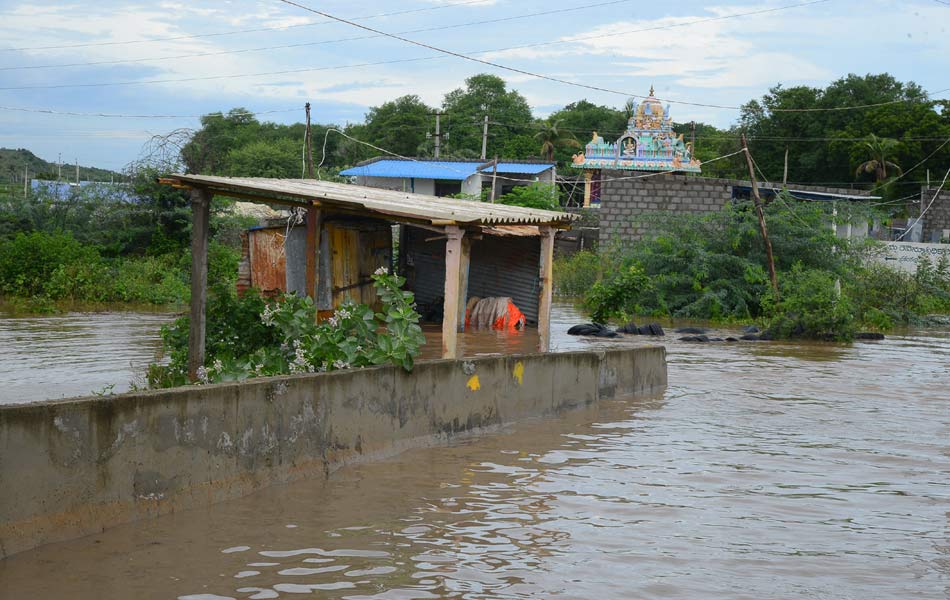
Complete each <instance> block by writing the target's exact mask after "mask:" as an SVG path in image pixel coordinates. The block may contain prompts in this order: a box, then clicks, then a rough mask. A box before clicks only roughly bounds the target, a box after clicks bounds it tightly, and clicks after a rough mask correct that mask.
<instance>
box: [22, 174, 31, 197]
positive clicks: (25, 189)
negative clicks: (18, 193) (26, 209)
mask: <svg viewBox="0 0 950 600" xmlns="http://www.w3.org/2000/svg"><path fill="white" fill-rule="evenodd" d="M29 185H30V167H23V197H24V198H26V196H27V193H28V191H29V187H28V186H29Z"/></svg>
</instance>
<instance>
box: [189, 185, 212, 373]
mask: <svg viewBox="0 0 950 600" xmlns="http://www.w3.org/2000/svg"><path fill="white" fill-rule="evenodd" d="M210 212H211V193H210V192H208V191H207V190H200V189H193V190H191V215H192V224H191V320H190V323H189V329H188V378H189V379H190V380H191V381H197V379H198V367H201V366H203V365H204V362H205V305H206V304H207V302H208V220H209V216H210Z"/></svg>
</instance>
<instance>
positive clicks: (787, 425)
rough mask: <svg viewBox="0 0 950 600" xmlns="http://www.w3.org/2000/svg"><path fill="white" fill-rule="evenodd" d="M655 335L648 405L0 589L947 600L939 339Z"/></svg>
mask: <svg viewBox="0 0 950 600" xmlns="http://www.w3.org/2000/svg"><path fill="white" fill-rule="evenodd" d="M631 339H632V340H634V342H633V343H644V341H645V340H644V339H643V338H631ZM557 340H558V342H557V343H559V344H564V345H567V346H571V347H577V346H583V345H585V344H588V343H590V342H588V341H586V340H583V339H578V338H572V339H567V338H566V337H564V336H559V337H558V338H557ZM667 341H669V345H668V348H669V362H670V370H669V379H670V387H669V388H668V390H666V392H665V393H664V394H662V395H660V396H657V397H652V398H639V399H627V400H622V401H611V402H606V403H604V404H602V405H600V406H598V407H596V408H595V409H590V410H585V411H578V412H573V413H568V414H565V415H564V416H563V417H562V418H557V419H547V420H538V421H533V422H528V423H521V424H518V425H515V426H511V427H509V428H507V429H505V430H504V431H502V432H500V433H497V434H492V435H487V436H483V437H480V438H478V439H468V440H460V441H458V442H457V443H455V444H454V445H452V446H450V447H441V448H428V449H416V450H411V451H408V452H405V453H403V454H401V455H399V456H397V457H395V458H393V459H391V460H388V461H384V462H380V463H376V464H368V465H361V466H352V467H346V468H344V469H341V470H339V471H337V472H335V473H332V474H331V475H330V476H329V478H328V479H326V480H320V481H311V482H304V483H298V484H293V485H287V486H279V487H274V488H270V489H267V490H264V491H261V492H259V493H257V494H255V495H253V496H249V497H246V498H243V499H240V500H235V501H231V502H226V503H222V504H218V505H215V506H213V507H211V508H208V509H201V510H193V511H187V512H183V513H180V514H176V515H169V516H166V517H161V518H158V519H154V520H151V521H145V522H141V523H137V524H131V525H126V526H120V527H117V528H114V529H110V530H108V531H106V532H104V533H102V534H99V535H93V536H89V537H86V538H82V539H79V540H74V541H71V542H66V543H61V544H55V545H50V546H46V547H43V548H39V549H37V550H34V551H30V552H26V553H22V554H18V555H15V556H13V557H11V558H9V559H7V560H5V561H0V597H2V598H3V599H4V600H6V599H8V598H10V599H21V598H69V599H93V598H95V599H99V598H122V599H126V598H136V599H140V598H169V599H176V598H177V599H188V600H216V599H217V600H220V599H223V598H234V599H254V600H259V599H268V598H285V599H293V598H347V599H367V598H376V599H381V600H382V599H385V600H401V599H425V598H465V599H483V598H484V599H488V598H492V599H494V598H571V599H573V598H583V599H588V598H591V599H594V598H596V599H618V600H619V599H631V598H636V599H654V598H656V599H659V598H664V599H667V598H688V599H703V600H707V599H720V598H721V599H729V600H735V599H749V600H762V599H788V598H802V599H806V598H807V599H816V598H817V599H822V598H827V599H850V598H855V599H860V600H870V599H893V598H915V599H931V598H933V599H937V598H946V597H947V595H948V591H950V392H948V390H950V368H948V366H950V334H948V333H921V334H919V335H914V336H894V337H890V338H889V339H887V340H885V341H883V342H873V343H864V344H854V345H852V346H843V345H832V344H811V345H795V344H782V343H775V342H772V343H744V344H708V345H695V344H694V345H690V344H685V343H679V342H676V341H674V340H670V339H669V338H668V340H667ZM598 343H599V344H602V345H603V344H608V343H611V342H606V341H601V342H598ZM621 343H626V342H621ZM614 344H616V342H614ZM478 345H479V344H475V346H478ZM475 349H476V348H475V347H474V346H473V348H472V350H473V351H474V350H475Z"/></svg>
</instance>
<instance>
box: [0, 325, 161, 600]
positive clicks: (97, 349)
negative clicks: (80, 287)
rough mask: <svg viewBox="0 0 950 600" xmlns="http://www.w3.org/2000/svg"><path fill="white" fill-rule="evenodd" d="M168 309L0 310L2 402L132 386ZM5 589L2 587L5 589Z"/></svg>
mask: <svg viewBox="0 0 950 600" xmlns="http://www.w3.org/2000/svg"><path fill="white" fill-rule="evenodd" d="M175 316H176V315H174V314H171V313H163V312H151V313H150V312H70V313H66V314H62V315H52V316H49V315H44V316H30V317H17V316H14V315H12V314H8V313H4V312H0V404H15V403H23V402H34V401H37V400H49V399H55V398H68V397H73V396H88V395H90V394H93V393H100V394H102V393H119V392H124V391H128V390H129V389H130V387H131V384H132V382H133V381H137V382H138V383H139V384H140V385H141V384H143V383H144V374H145V368H146V366H147V365H148V364H149V363H151V362H154V361H155V357H156V353H157V352H158V351H159V350H160V349H161V340H160V339H159V328H161V326H162V325H164V324H166V323H169V322H171V321H172V320H173V319H174V318H175ZM0 593H2V592H0Z"/></svg>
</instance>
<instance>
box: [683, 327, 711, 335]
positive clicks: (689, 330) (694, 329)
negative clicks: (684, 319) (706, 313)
mask: <svg viewBox="0 0 950 600" xmlns="http://www.w3.org/2000/svg"><path fill="white" fill-rule="evenodd" d="M676 333H692V334H697V333H706V330H705V329H703V328H702V327H680V328H679V329H677V330H676Z"/></svg>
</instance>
